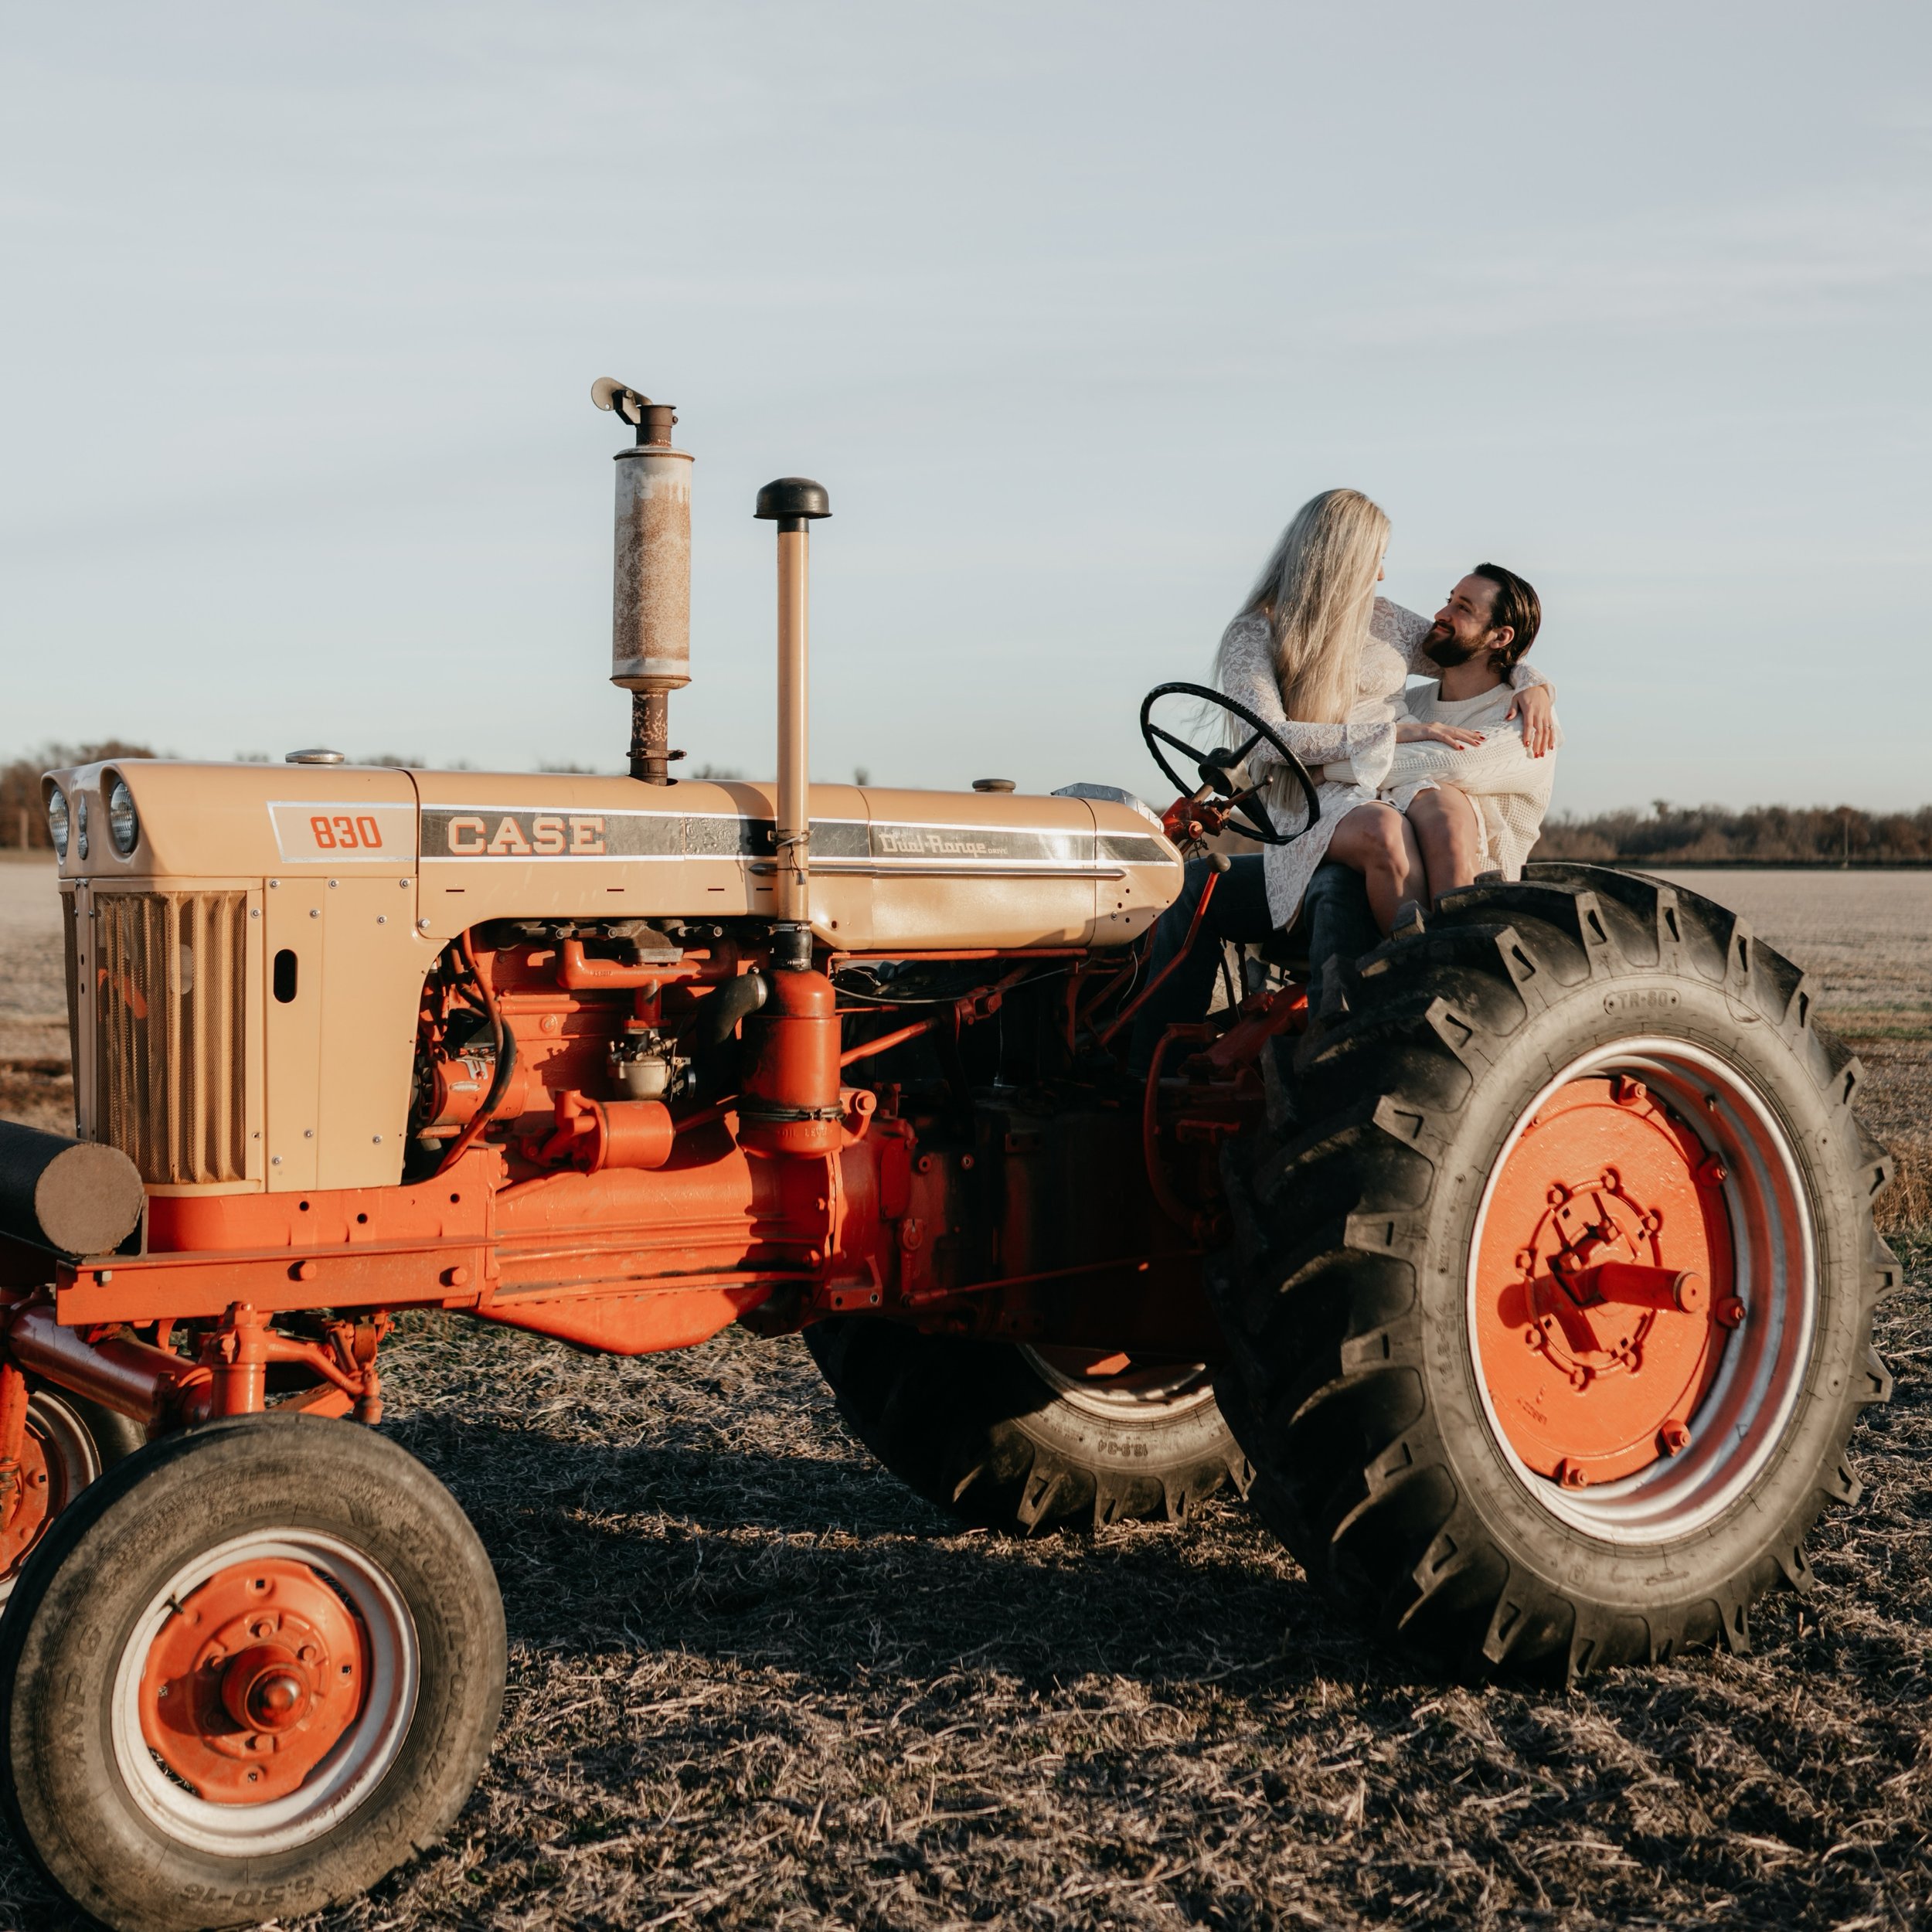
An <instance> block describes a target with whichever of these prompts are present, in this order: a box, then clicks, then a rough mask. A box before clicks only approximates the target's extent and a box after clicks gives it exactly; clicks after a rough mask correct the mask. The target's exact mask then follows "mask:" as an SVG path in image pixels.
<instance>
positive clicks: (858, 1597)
mask: <svg viewBox="0 0 1932 1932" xmlns="http://www.w3.org/2000/svg"><path fill="white" fill-rule="evenodd" d="M396 1435H397V1439H398V1440H400V1441H401V1442H402V1443H403V1444H404V1446H406V1447H408V1448H409V1449H410V1451H412V1452H413V1453H414V1454H417V1455H419V1456H420V1457H421V1458H423V1461H425V1462H427V1464H429V1465H430V1467H431V1468H433V1469H434V1470H435V1471H437V1474H438V1475H440V1476H441V1477H442V1478H443V1479H444V1481H447V1482H448V1483H449V1485H450V1486H451V1488H452V1489H453V1490H454V1492H455V1493H456V1495H457V1498H459V1500H460V1501H461V1502H462V1503H463V1505H464V1509H466V1510H467V1511H468V1513H469V1515H470V1517H471V1521H472V1522H474V1524H475V1525H476V1527H477V1530H478V1533H479V1534H480V1535H481V1537H482V1539H483V1541H484V1543H485V1546H486V1547H487V1548H488V1550H489V1552H490V1555H491V1557H492V1560H493V1561H494V1563H495V1566H496V1570H497V1574H498V1580H499V1582H500V1583H501V1585H502V1590H503V1597H504V1606H505V1615H506V1617H507V1618H508V1621H509V1631H510V1637H511V1641H512V1645H529V1646H531V1647H532V1648H536V1649H539V1650H542V1651H553V1652H562V1653H564V1654H570V1653H578V1654H582V1653H585V1652H590V1651H611V1650H614V1649H621V1650H624V1651H650V1650H657V1649H663V1650H675V1651H683V1652H686V1653H696V1654H699V1655H707V1654H708V1655H713V1656H716V1657H719V1658H727V1657H728V1658H733V1659H735V1660H737V1661H740V1662H749V1661H751V1660H753V1659H755V1660H756V1661H757V1662H758V1663H759V1664H760V1665H769V1666H773V1667H777V1668H788V1669H794V1670H798V1671H801V1672H805V1673H807V1674H808V1675H819V1676H822V1675H825V1674H826V1673H829V1674H830V1675H832V1677H834V1678H842V1677H845V1676H846V1675H849V1674H850V1673H851V1672H852V1671H853V1670H855V1669H859V1668H863V1669H867V1670H878V1669H886V1670H890V1671H892V1672H897V1673H902V1674H903V1675H905V1676H906V1678H907V1679H909V1680H910V1679H922V1678H927V1677H930V1676H932V1675H936V1674H937V1673H939V1672H943V1671H944V1670H946V1669H948V1668H951V1667H953V1666H954V1665H956V1664H957V1662H958V1661H959V1660H960V1659H961V1658H963V1657H965V1656H968V1655H970V1656H971V1657H972V1658H974V1660H975V1664H976V1665H977V1666H978V1668H985V1669H991V1670H995V1671H998V1672H1005V1673H1009V1674H1011V1675H1014V1676H1015V1677H1017V1678H1019V1679H1022V1680H1026V1681H1029V1682H1037V1683H1039V1684H1041V1685H1046V1684H1049V1683H1062V1684H1063V1683H1065V1682H1067V1681H1068V1680H1070V1679H1077V1678H1080V1677H1081V1676H1083V1675H1090V1674H1098V1675H1114V1674H1121V1675H1128V1676H1131V1677H1134V1678H1138V1679H1141V1680H1143V1681H1144V1682H1146V1683H1148V1685H1155V1684H1158V1683H1159V1682H1163V1681H1168V1680H1171V1679H1175V1678H1177V1677H1179V1678H1185V1679H1198V1678H1199V1676H1201V1675H1202V1674H1203V1673H1212V1674H1214V1675H1221V1674H1223V1673H1230V1672H1231V1673H1236V1674H1238V1675H1241V1676H1243V1677H1244V1678H1250V1677H1251V1675H1252V1674H1253V1673H1254V1672H1260V1673H1262V1674H1263V1675H1265V1676H1266V1678H1267V1680H1268V1681H1269V1682H1270V1685H1272V1686H1273V1687H1274V1688H1275V1689H1277V1690H1281V1689H1288V1688H1290V1687H1291V1685H1293V1684H1294V1683H1295V1682H1304V1681H1308V1682H1311V1681H1312V1680H1314V1679H1316V1678H1317V1677H1320V1676H1329V1677H1332V1676H1334V1675H1337V1674H1340V1675H1344V1676H1349V1677H1357V1676H1360V1675H1362V1674H1364V1673H1367V1674H1369V1675H1376V1676H1379V1675H1384V1674H1387V1675H1390V1676H1391V1677H1392V1678H1393V1677H1396V1676H1400V1675H1403V1671H1402V1667H1401V1665H1400V1662H1394V1661H1393V1660H1391V1659H1390V1658H1389V1657H1388V1656H1387V1655H1386V1652H1383V1651H1379V1650H1378V1648H1376V1646H1375V1645H1373V1644H1372V1641H1371V1640H1370V1637H1369V1633H1367V1632H1365V1631H1355V1630H1350V1629H1348V1628H1344V1627H1343V1625H1342V1622H1341V1621H1340V1620H1339V1619H1338V1618H1337V1617H1335V1615H1334V1614H1333V1613H1332V1611H1330V1610H1329V1609H1328V1607H1326V1606H1325V1604H1322V1603H1321V1600H1319V1599H1318V1597H1316V1596H1315V1593H1314V1592H1313V1591H1312V1590H1311V1589H1310V1588H1309V1587H1308V1584H1307V1583H1306V1582H1305V1581H1304V1580H1303V1578H1302V1577H1301V1572H1300V1571H1299V1570H1298V1568H1297V1567H1296V1566H1295V1565H1294V1563H1293V1562H1292V1560H1291V1559H1290V1558H1289V1557H1288V1556H1287V1555H1286V1553H1284V1551H1282V1550H1281V1549H1280V1547H1279V1546H1278V1545H1277V1544H1276V1543H1275V1542H1274V1539H1273V1538H1272V1537H1271V1536H1270V1535H1269V1533H1268V1532H1267V1530H1266V1529H1265V1528H1264V1526H1262V1525H1261V1524H1260V1522H1259V1520H1258V1519H1257V1518H1256V1517H1255V1516H1254V1515H1253V1514H1252V1513H1251V1512H1250V1511H1249V1510H1248V1509H1247V1508H1246V1507H1245V1506H1244V1505H1242V1504H1240V1502H1237V1501H1235V1500H1234V1499H1233V1498H1229V1499H1227V1500H1225V1501H1219V1500H1217V1501H1216V1502H1215V1503H1213V1504H1210V1505H1209V1506H1208V1508H1207V1509H1206V1511H1205V1512H1203V1513H1202V1515H1199V1516H1198V1517H1197V1518H1196V1519H1193V1520H1192V1521H1190V1522H1189V1523H1187V1524H1184V1525H1180V1526H1166V1525H1128V1526H1120V1527H1117V1528H1114V1529H1109V1530H1107V1531H1105V1532H1102V1533H1101V1534H1100V1535H1098V1536H1092V1535H1088V1534H1086V1533H1083V1532H1078V1531H1062V1532H1059V1533H1057V1534H1053V1535H1049V1536H1042V1537H1039V1538H1036V1539H1024V1540H1022V1539H1019V1538H1015V1537H1011V1536H998V1535H993V1534H990V1533H988V1532H983V1531H973V1530H966V1529H961V1527H960V1526H958V1525H957V1524H956V1523H954V1522H953V1521H952V1520H951V1519H950V1518H947V1517H946V1516H944V1515H942V1514H941V1513H940V1512H938V1511H937V1510H935V1509H932V1508H931V1507H930V1506H929V1505H927V1503H925V1502H923V1500H922V1499H921V1498H919V1497H918V1496H917V1495H914V1494H913V1492H911V1491H910V1490H908V1489H906V1488H904V1487H903V1485H900V1483H899V1482H898V1481H897V1480H896V1478H893V1477H892V1476H891V1475H888V1474H887V1473H886V1472H885V1471H883V1470H880V1469H879V1468H876V1466H875V1465H872V1464H870V1463H869V1462H867V1461H860V1460H859V1458H857V1457H852V1458H841V1459H838V1460H832V1459H829V1458H812V1457H791V1458H788V1457H784V1456H778V1455H760V1454H744V1453H743V1452H736V1453H734V1452H730V1451H707V1450H697V1449H684V1448H668V1447H656V1446H639V1447H613V1448H597V1447H587V1446H585V1445H583V1444H577V1443H568V1444H566V1443H561V1442H559V1441H557V1440H555V1439H553V1438H551V1437H546V1436H543V1435H539V1434H532V1433H529V1432H526V1431H523V1430H517V1429H514V1428H510V1427H504V1426H502V1425H501V1424H498V1423H492V1422H488V1421H479V1420H459V1419H456V1418H453V1417H445V1416H436V1417H423V1416H417V1417H411V1418H410V1419H409V1420H408V1421H407V1423H406V1424H405V1425H404V1426H403V1427H400V1428H399V1429H398V1430H396Z"/></svg>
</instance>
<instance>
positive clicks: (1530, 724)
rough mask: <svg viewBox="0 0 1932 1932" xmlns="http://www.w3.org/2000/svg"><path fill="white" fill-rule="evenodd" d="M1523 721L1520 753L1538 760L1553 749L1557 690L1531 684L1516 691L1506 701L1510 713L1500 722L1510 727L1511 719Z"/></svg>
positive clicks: (1551, 685)
mask: <svg viewBox="0 0 1932 1932" xmlns="http://www.w3.org/2000/svg"><path fill="white" fill-rule="evenodd" d="M1515 717H1520V718H1521V719H1522V741H1523V749H1524V750H1526V751H1527V752H1528V753H1529V755H1530V757H1532V758H1540V757H1542V756H1543V753H1545V752H1546V751H1553V750H1555V749H1556V686H1555V685H1553V684H1532V685H1529V687H1528V689H1525V690H1522V691H1519V692H1517V693H1516V695H1515V696H1514V697H1513V698H1512V699H1510V700H1509V709H1508V710H1507V711H1505V713H1503V714H1502V721H1503V723H1505V724H1507V723H1509V720H1510V719H1512V718H1515Z"/></svg>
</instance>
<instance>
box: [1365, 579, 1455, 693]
mask: <svg viewBox="0 0 1932 1932" xmlns="http://www.w3.org/2000/svg"><path fill="white" fill-rule="evenodd" d="M1429 629H1430V624H1429V620H1428V619H1427V617H1423V616H1422V615H1421V614H1420V613H1419V612H1417V611H1411V610H1409V609H1407V608H1406V607H1405V606H1403V605H1402V604H1396V603H1395V602H1393V600H1391V599H1389V598H1388V597H1377V598H1376V607H1375V613H1374V614H1373V616H1372V617H1370V618H1369V636H1370V637H1372V638H1378V639H1379V640H1380V641H1382V642H1383V643H1384V644H1386V645H1388V647H1389V649H1390V650H1392V651H1395V652H1396V653H1397V654H1398V655H1400V658H1401V659H1402V662H1403V665H1404V667H1405V668H1406V669H1407V671H1408V673H1409V675H1410V677H1412V678H1439V677H1440V676H1441V675H1442V666H1441V665H1439V664H1437V663H1436V662H1434V660H1433V659H1432V658H1427V657H1425V656H1423V651H1422V646H1423V640H1424V639H1425V638H1427V636H1428V634H1429Z"/></svg>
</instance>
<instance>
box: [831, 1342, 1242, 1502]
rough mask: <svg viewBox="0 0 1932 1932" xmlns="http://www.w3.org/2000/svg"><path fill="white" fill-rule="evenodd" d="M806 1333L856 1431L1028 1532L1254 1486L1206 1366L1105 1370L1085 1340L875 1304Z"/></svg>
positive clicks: (902, 1464) (907, 1470)
mask: <svg viewBox="0 0 1932 1932" xmlns="http://www.w3.org/2000/svg"><path fill="white" fill-rule="evenodd" d="M804 1334H805V1342H806V1345H807V1346H808V1348H809V1349H811V1352H812V1355H813V1358H814V1359H815V1360H816V1361H817V1362H818V1366H819V1368H820V1369H821V1370H822V1371H823V1372H824V1374H825V1379H826V1381H827V1382H828V1383H830V1384H831V1385H832V1390H833V1393H835V1395H836V1396H838V1412H839V1413H840V1415H841V1416H842V1417H844V1419H845V1423H846V1426H847V1427H849V1429H850V1430H852V1434H854V1435H855V1436H856V1437H858V1438H859V1440H860V1441H861V1442H862V1443H863V1444H865V1446H866V1447H867V1448H868V1449H869V1450H870V1451H872V1454H874V1455H875V1456H876V1457H877V1458H879V1461H881V1462H882V1463H883V1464H885V1465H886V1468H888V1469H889V1470H890V1471H892V1472H893V1475H896V1476H897V1477H898V1478H900V1481H903V1482H904V1483H906V1484H907V1485H909V1486H910V1487H911V1488H913V1489H915V1490H917V1492H919V1494H920V1495H922V1496H923V1497H924V1498H926V1499H927V1502H931V1503H935V1504H937V1505H938V1506H939V1508H940V1509H944V1510H945V1511H946V1512H948V1514H950V1515H954V1516H957V1517H958V1518H959V1519H961V1521H963V1522H970V1523H975V1524H978V1525H981V1526H985V1527H987V1528H989V1529H1007V1530H1019V1531H1021V1532H1029V1533H1030V1532H1034V1531H1037V1530H1043V1529H1055V1528H1059V1527H1062V1526H1080V1525H1086V1526H1091V1527H1093V1528H1094V1529H1100V1528H1103V1527H1104V1526H1106V1525H1107V1524H1108V1523H1111V1522H1122V1521H1124V1520H1127V1519H1130V1518H1136V1517H1158V1518H1165V1519H1166V1520H1167V1521H1168V1522H1179V1521H1180V1520H1181V1519H1182V1518H1184V1517H1185V1516H1186V1515H1189V1513H1190V1512H1192V1510H1193V1509H1195V1508H1196V1506H1197V1505H1199V1504H1200V1503H1202V1502H1205V1501H1206V1499H1207V1498H1209V1496H1211V1495H1214V1494H1215V1493H1216V1492H1217V1491H1218V1490H1219V1489H1220V1488H1223V1485H1232V1486H1233V1488H1234V1489H1235V1490H1236V1492H1238V1493H1240V1494H1242V1495H1245V1494H1246V1493H1247V1486H1248V1481H1249V1475H1250V1471H1249V1468H1248V1464H1247V1458H1246V1457H1245V1456H1244V1455H1243V1454H1242V1453H1241V1450H1240V1445H1239V1444H1237V1443H1236V1441H1235V1440H1234V1437H1233V1434H1232V1433H1231V1432H1230V1430H1229V1428H1228V1426H1227V1424H1226V1422H1225V1421H1223V1420H1222V1417H1221V1413H1220V1410H1219V1408H1218V1407H1217V1406H1216V1403H1215V1400H1214V1388H1213V1380H1212V1378H1211V1377H1210V1376H1209V1375H1208V1374H1207V1372H1206V1370H1205V1369H1158V1368H1155V1369H1138V1370H1137V1369H1134V1368H1131V1367H1130V1368H1128V1369H1126V1370H1125V1371H1124V1372H1122V1373H1121V1374H1117V1375H1114V1376H1100V1377H1097V1378H1096V1377H1091V1376H1083V1374H1082V1373H1081V1369H1082V1368H1083V1366H1087V1367H1091V1366H1096V1365H1093V1364H1083V1363H1082V1362H1081V1361H1080V1359H1079V1357H1078V1356H1077V1355H1074V1354H1073V1353H1071V1352H1062V1351H1051V1352H1049V1351H1044V1350H1038V1349H1031V1348H1028V1347H1026V1346H1024V1345H1021V1344H1017V1343H1012V1342H970V1341H965V1340H963V1339H961V1338H959V1337H957V1336H953V1335H922V1334H920V1332H918V1331H917V1329H914V1328H904V1327H902V1326H900V1325H899V1324H898V1323H896V1322H891V1321H877V1320H868V1319H866V1318H864V1317H862V1316H856V1317H855V1316H849V1315H838V1316H834V1317H833V1318H831V1319H830V1320H828V1321H819V1322H815V1323H814V1324H813V1325H811V1327H810V1328H807V1329H806V1330H805V1332H804Z"/></svg>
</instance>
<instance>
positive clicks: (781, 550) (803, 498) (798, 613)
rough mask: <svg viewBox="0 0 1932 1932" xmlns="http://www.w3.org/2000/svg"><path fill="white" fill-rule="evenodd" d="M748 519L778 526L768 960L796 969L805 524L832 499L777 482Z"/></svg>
mask: <svg viewBox="0 0 1932 1932" xmlns="http://www.w3.org/2000/svg"><path fill="white" fill-rule="evenodd" d="M753 514H754V515H757V516H758V517H760V518H762V519H764V521H766V522H772V523H776V524H777V526H778V798H777V813H776V815H775V816H774V833H775V835H776V845H777V850H776V853H775V857H776V859H777V867H778V870H777V893H776V894H775V897H776V899H777V914H778V918H777V931H776V932H775V933H774V934H773V936H772V949H771V958H772V964H774V966H778V967H781V968H791V969H792V970H794V971H804V968H807V967H808V966H810V965H811V774H810V770H809V764H810V760H809V756H808V753H809V747H810V730H809V726H810V719H809V716H808V704H807V691H808V682H809V678H808V674H809V670H810V638H809V627H808V606H809V604H810V599H811V575H810V569H809V547H808V546H809V545H810V543H811V535H810V532H811V526H812V523H813V522H814V520H815V519H817V518H819V517H821V516H830V515H832V500H831V498H829V497H828V496H827V495H826V494H825V486H824V485H823V484H820V483H815V482H813V481H812V480H811V478H809V477H806V476H781V477H780V478H779V479H778V480H777V482H775V483H767V485H765V487H764V488H763V489H762V490H760V492H758V507H757V510H756V511H755V512H753Z"/></svg>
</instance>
